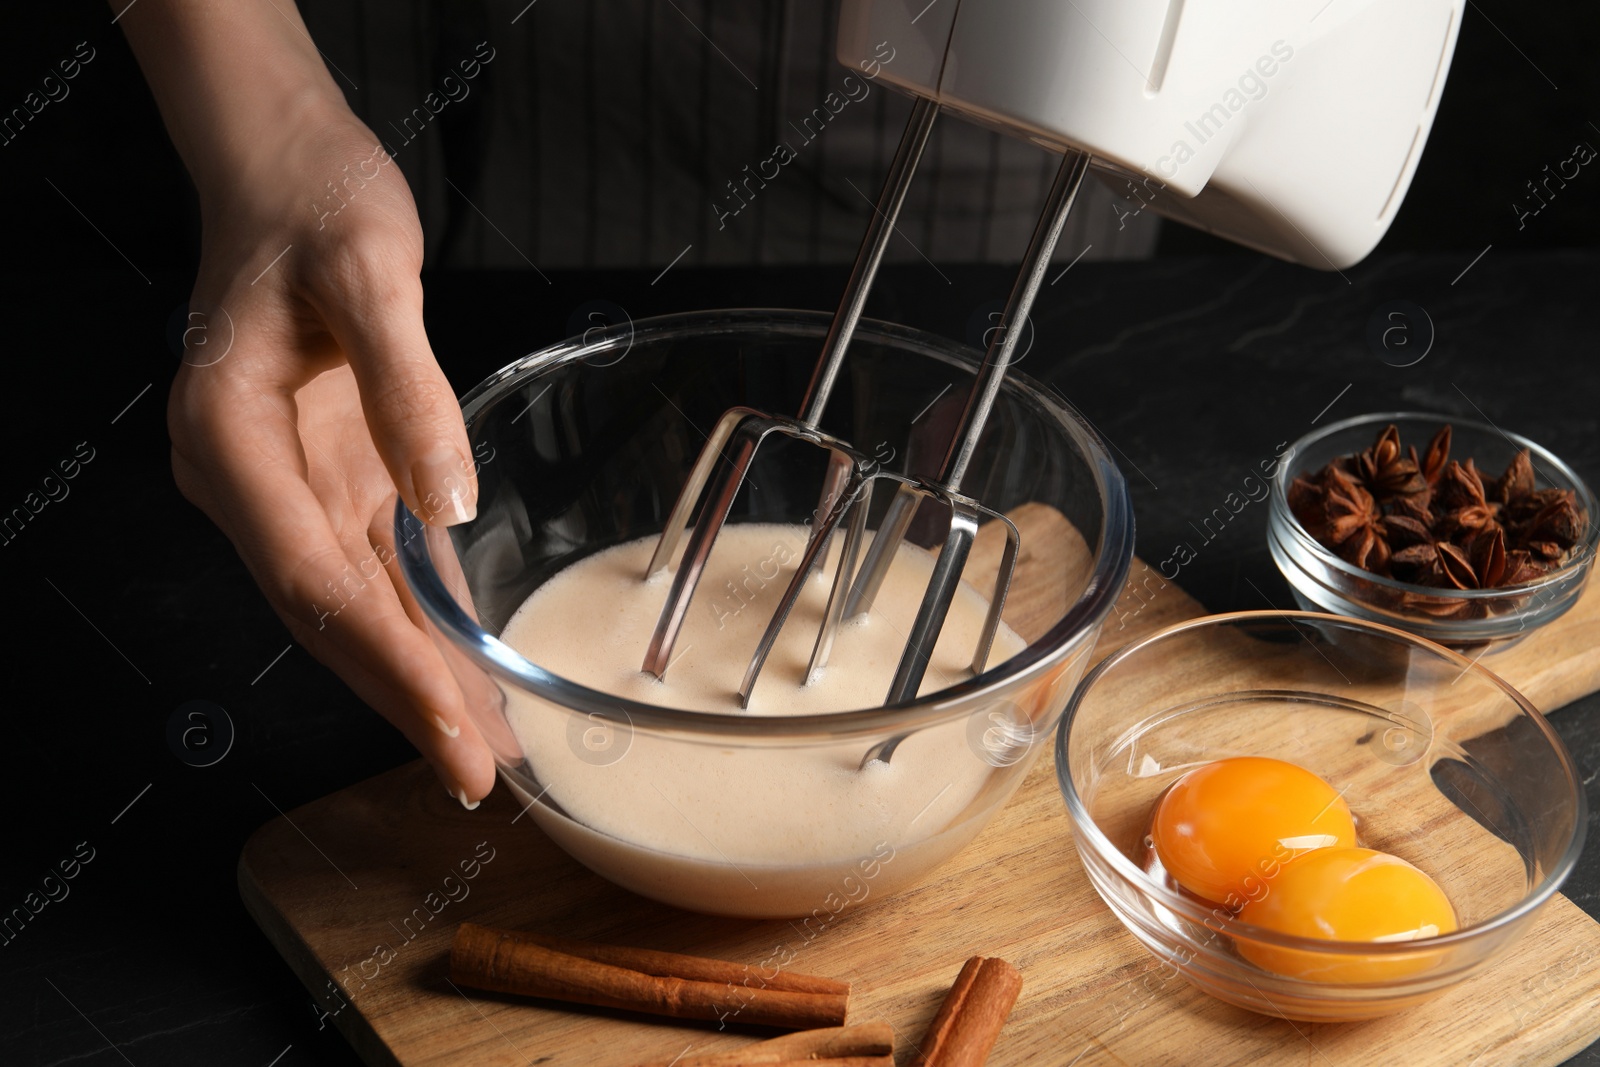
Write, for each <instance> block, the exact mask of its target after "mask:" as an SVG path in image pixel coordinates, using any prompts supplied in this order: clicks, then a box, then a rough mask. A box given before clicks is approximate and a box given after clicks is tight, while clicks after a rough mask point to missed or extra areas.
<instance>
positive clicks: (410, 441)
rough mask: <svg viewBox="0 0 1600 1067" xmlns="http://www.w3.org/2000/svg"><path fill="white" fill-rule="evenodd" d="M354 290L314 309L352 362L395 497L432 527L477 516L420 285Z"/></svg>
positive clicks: (458, 425) (474, 485) (469, 466)
mask: <svg viewBox="0 0 1600 1067" xmlns="http://www.w3.org/2000/svg"><path fill="white" fill-rule="evenodd" d="M352 289H353V290H354V291H353V292H350V293H349V294H348V295H347V297H346V298H345V299H342V300H339V299H333V300H327V299H323V300H314V301H313V303H314V304H316V305H317V310H318V311H320V312H321V313H322V316H323V319H324V321H325V322H326V323H327V325H328V329H329V330H330V332H331V333H332V334H333V338H334V340H335V341H337V342H338V344H339V347H340V348H342V349H344V352H345V355H346V357H347V358H348V359H349V361H350V368H351V370H352V371H353V372H354V373H355V379H356V386H357V388H358V389H359V390H360V392H361V407H362V411H363V412H364V413H365V415H366V419H367V428H368V430H369V431H370V432H371V434H372V441H373V444H374V445H375V446H376V447H377V450H378V455H380V456H381V457H383V462H384V465H385V466H386V467H387V468H388V470H389V476H390V478H392V479H393V480H394V484H395V488H396V489H397V490H399V493H400V498H401V499H402V500H404V501H405V504H406V507H407V508H409V509H410V510H411V512H412V513H413V514H415V515H417V516H418V517H419V518H421V519H422V520H423V521H424V522H427V523H431V524H433V525H436V526H454V525H456V524H457V523H462V522H467V521H469V520H471V519H474V518H476V517H477V513H478V478H477V474H476V468H475V465H474V463H473V461H472V453H471V451H470V449H469V448H468V445H467V431H466V427H465V425H463V423H462V419H461V406H460V404H459V403H458V402H457V400H456V395H455V391H454V390H453V389H451V388H450V382H449V381H448V380H447V379H446V378H445V376H444V372H443V371H441V370H440V369H439V364H438V362H437V361H436V360H435V359H434V356H433V349H432V347H431V346H430V345H429V344H428V335H427V332H426V330H425V329H424V328H423V325H422V282H421V279H420V278H418V277H416V276H415V275H410V276H404V275H402V276H400V277H391V278H386V279H384V280H383V281H382V282H376V281H372V280H370V279H369V280H368V284H357V285H355V286H353V287H352Z"/></svg>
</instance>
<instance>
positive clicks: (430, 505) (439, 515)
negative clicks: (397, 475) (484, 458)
mask: <svg viewBox="0 0 1600 1067" xmlns="http://www.w3.org/2000/svg"><path fill="white" fill-rule="evenodd" d="M471 471H472V463H471V462H470V461H469V460H463V459H462V458H461V457H460V456H459V455H457V454H456V453H454V452H435V453H433V454H432V455H430V456H428V457H427V458H425V459H421V460H418V461H417V462H416V463H415V464H413V465H412V467H411V489H412V492H414V493H415V494H416V496H417V506H416V508H415V509H414V510H415V511H416V514H417V517H418V518H420V519H422V521H423V522H426V523H433V524H437V525H439V526H456V525H459V524H460V523H463V522H471V521H472V520H473V519H475V518H477V517H478V496H477V489H476V487H475V486H474V485H473V483H472V478H471Z"/></svg>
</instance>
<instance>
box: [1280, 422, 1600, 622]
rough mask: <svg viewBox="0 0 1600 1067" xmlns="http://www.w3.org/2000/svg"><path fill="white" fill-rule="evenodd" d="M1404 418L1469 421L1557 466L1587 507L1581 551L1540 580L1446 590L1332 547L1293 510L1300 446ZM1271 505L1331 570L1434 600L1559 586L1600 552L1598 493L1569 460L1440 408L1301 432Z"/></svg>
mask: <svg viewBox="0 0 1600 1067" xmlns="http://www.w3.org/2000/svg"><path fill="white" fill-rule="evenodd" d="M1401 419H1409V420H1415V421H1420V422H1432V423H1437V424H1439V425H1444V424H1446V423H1448V424H1450V425H1451V426H1452V427H1456V426H1467V427H1471V428H1472V429H1474V430H1480V431H1483V432H1485V433H1490V434H1499V435H1500V436H1501V437H1504V438H1505V439H1506V440H1507V441H1510V442H1511V443H1512V444H1514V445H1516V446H1517V447H1518V448H1526V449H1527V450H1528V452H1529V455H1530V456H1531V457H1532V458H1533V460H1534V461H1535V463H1536V464H1537V463H1542V464H1545V465H1547V466H1550V467H1554V468H1555V469H1556V470H1557V471H1559V472H1560V473H1561V474H1562V475H1563V476H1564V477H1565V478H1567V480H1569V481H1570V482H1571V483H1572V487H1573V490H1574V492H1575V493H1576V495H1577V498H1578V506H1579V507H1581V508H1583V509H1584V513H1585V514H1586V515H1587V516H1588V527H1589V529H1588V534H1587V535H1586V537H1585V538H1584V539H1583V540H1582V541H1581V542H1579V544H1578V546H1577V551H1575V552H1573V554H1572V556H1571V558H1569V559H1568V560H1567V562H1565V563H1563V564H1562V565H1561V567H1560V568H1559V569H1557V570H1553V571H1551V572H1550V573H1549V574H1546V575H1545V576H1544V577H1542V578H1539V579H1536V580H1535V581H1532V582H1524V583H1522V584H1521V585H1502V586H1496V587H1495V588H1493V589H1444V588H1440V587H1438V586H1432V585H1417V584H1415V583H1414V582H1402V581H1400V580H1399V579H1398V578H1386V577H1384V576H1383V575H1381V574H1375V573H1373V572H1372V571H1369V570H1367V569H1365V568H1363V567H1358V566H1356V565H1355V564H1354V563H1350V562H1348V561H1347V560H1345V559H1344V558H1343V557H1341V556H1340V555H1339V554H1338V553H1336V552H1333V551H1331V550H1330V549H1328V548H1327V547H1326V546H1325V545H1323V544H1322V542H1320V541H1318V540H1317V539H1316V538H1315V537H1312V536H1311V533H1310V531H1308V530H1307V529H1306V528H1305V527H1304V526H1302V525H1301V524H1300V520H1299V519H1297V518H1295V515H1294V512H1293V511H1291V510H1290V509H1289V497H1288V485H1289V481H1290V477H1289V470H1290V467H1291V466H1292V465H1293V462H1294V458H1295V456H1297V455H1299V454H1300V451H1301V449H1303V448H1307V447H1309V446H1310V445H1313V444H1316V443H1317V442H1319V441H1321V440H1323V439H1324V438H1326V437H1331V436H1333V435H1334V434H1335V433H1338V432H1341V431H1343V430H1349V429H1353V428H1355V427H1358V426H1362V425H1375V424H1387V423H1393V422H1398V421H1399V420H1401ZM1267 506H1268V511H1269V513H1270V514H1272V515H1275V516H1277V517H1278V518H1279V521H1280V522H1282V523H1284V524H1286V525H1287V527H1288V529H1289V531H1290V536H1292V537H1293V538H1294V542H1295V545H1296V546H1297V547H1300V548H1303V549H1305V550H1306V551H1307V552H1309V553H1311V555H1312V556H1314V557H1315V558H1316V560H1317V562H1318V563H1319V564H1322V565H1323V566H1325V567H1331V568H1332V569H1334V570H1336V571H1338V572H1340V573H1341V574H1343V575H1345V576H1347V577H1349V578H1353V579H1359V580H1362V581H1368V582H1371V583H1373V584H1374V585H1376V586H1378V587H1379V588H1382V589H1390V590H1393V591H1395V592H1399V593H1410V594H1416V595H1420V596H1425V597H1431V598H1433V599H1436V600H1461V601H1466V602H1471V601H1474V600H1496V599H1500V598H1503V597H1507V596H1523V595H1526V594H1530V593H1537V592H1539V591H1540V590H1543V589H1546V588H1551V587H1554V586H1558V585H1561V584H1562V583H1564V582H1567V581H1570V580H1571V579H1572V577H1573V576H1574V575H1577V574H1581V573H1582V572H1583V571H1584V569H1585V568H1587V567H1589V566H1590V565H1591V564H1593V563H1594V561H1595V558H1596V555H1597V552H1600V522H1596V517H1595V516H1596V509H1597V507H1600V502H1597V501H1596V498H1595V495H1594V493H1593V491H1592V490H1590V488H1589V486H1588V483H1586V482H1585V481H1584V480H1583V478H1582V477H1580V476H1579V475H1578V472H1577V471H1575V470H1573V469H1572V467H1571V466H1569V465H1568V464H1567V462H1566V461H1565V460H1563V459H1562V458H1561V457H1560V456H1558V455H1556V454H1555V453H1554V452H1551V451H1550V450H1549V449H1548V448H1545V447H1544V446H1543V445H1541V444H1539V443H1538V442H1536V441H1532V440H1529V439H1528V438H1526V437H1523V436H1522V435H1521V434H1516V433H1510V432H1508V431H1506V430H1502V429H1500V428H1499V427H1498V426H1495V425H1494V424H1492V423H1487V422H1479V421H1477V420H1476V419H1464V418H1456V417H1455V416H1451V415H1444V414H1440V413H1438V412H1430V411H1375V412H1369V413H1367V414H1365V415H1352V416H1350V417H1349V418H1347V419H1340V420H1339V421H1338V422H1332V423H1329V424H1328V425H1326V426H1324V427H1322V428H1321V429H1318V430H1313V431H1311V432H1310V433H1308V434H1304V435H1302V436H1301V437H1300V438H1299V439H1297V440H1296V441H1295V442H1294V444H1292V445H1291V446H1290V450H1289V457H1288V460H1286V461H1285V462H1284V463H1282V464H1280V465H1279V467H1278V470H1277V472H1276V473H1275V474H1274V475H1273V478H1272V488H1271V497H1270V503H1269V504H1268V505H1267ZM1477 621H1479V620H1463V619H1449V618H1444V619H1438V618H1434V619H1431V620H1430V625H1436V626H1445V627H1448V626H1451V625H1458V624H1462V623H1468V622H1473V623H1475V622H1477Z"/></svg>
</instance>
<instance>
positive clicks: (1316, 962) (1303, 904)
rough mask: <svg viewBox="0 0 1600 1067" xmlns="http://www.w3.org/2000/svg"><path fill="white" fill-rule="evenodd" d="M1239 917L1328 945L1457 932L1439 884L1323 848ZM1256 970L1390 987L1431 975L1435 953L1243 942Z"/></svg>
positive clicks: (1396, 862) (1388, 859) (1361, 853)
mask: <svg viewBox="0 0 1600 1067" xmlns="http://www.w3.org/2000/svg"><path fill="white" fill-rule="evenodd" d="M1239 918H1240V919H1241V920H1243V921H1244V922H1247V923H1250V924H1251V925H1253V926H1264V927H1266V928H1267V929H1269V930H1277V931H1279V932H1280V933H1286V934H1295V935H1298V936H1300V937H1311V938H1317V939H1320V940H1325V941H1390V942H1393V941H1415V940H1416V939H1418V938H1422V937H1433V936H1435V935H1437V934H1448V933H1450V932H1452V931H1454V930H1455V929H1456V913H1455V909H1454V908H1452V907H1451V906H1450V901H1449V898H1447V897H1446V896H1445V895H1444V891H1443V890H1442V889H1440V888H1439V886H1438V884H1437V883H1436V882H1434V880H1433V879H1432V878H1429V877H1428V876H1427V875H1426V874H1423V873H1422V872H1421V871H1419V870H1417V869H1416V868H1415V867H1413V866H1412V865H1411V864H1409V863H1407V862H1406V861H1405V860H1403V859H1401V858H1399V857H1398V856H1391V855H1389V854H1388V853H1385V852H1374V851H1373V850H1372V849H1370V848H1325V849H1318V850H1317V851H1316V852H1313V853H1311V854H1310V855H1307V856H1302V857H1300V858H1299V859H1297V860H1295V861H1294V862H1293V863H1291V864H1288V865H1287V866H1285V867H1284V868H1283V870H1282V871H1281V872H1279V874H1278V876H1277V878H1275V879H1274V880H1273V881H1272V883H1271V884H1270V885H1269V886H1268V887H1267V893H1266V895H1265V896H1264V897H1262V898H1261V899H1259V900H1254V901H1251V902H1250V903H1248V904H1246V905H1245V906H1244V908H1243V910H1241V911H1240V912H1239ZM1237 945H1238V949H1239V954H1240V955H1241V956H1243V957H1244V958H1245V959H1247V960H1249V961H1250V962H1251V963H1254V964H1255V965H1256V966H1257V967H1261V968H1263V969H1265V970H1269V971H1273V972H1274V973H1277V974H1282V975H1289V976H1292V977H1295V978H1304V979H1308V980H1310V981H1313V982H1387V981H1391V980H1393V979H1396V978H1402V977H1405V976H1406V975H1410V974H1417V973H1419V972H1421V971H1425V970H1428V969H1429V968H1430V967H1433V966H1435V965H1436V964H1437V963H1438V962H1439V958H1440V954H1441V953H1440V950H1438V949H1434V950H1431V951H1430V950H1426V949H1424V950H1419V951H1417V952H1415V953H1407V954H1401V955H1394V956H1374V955H1370V954H1364V953H1361V952H1359V951H1352V952H1350V953H1337V954H1336V953H1330V952H1304V951H1300V950H1297V949H1287V948H1279V947H1277V946H1273V945H1264V944H1261V943H1260V942H1256V941H1249V940H1246V939H1244V938H1240V939H1238V941H1237Z"/></svg>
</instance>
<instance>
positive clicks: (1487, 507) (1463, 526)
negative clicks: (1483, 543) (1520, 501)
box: [1434, 458, 1500, 543]
mask: <svg viewBox="0 0 1600 1067" xmlns="http://www.w3.org/2000/svg"><path fill="white" fill-rule="evenodd" d="M1434 504H1435V510H1436V512H1438V521H1437V523H1436V525H1435V533H1436V534H1438V535H1439V536H1440V537H1442V538H1444V539H1445V540H1448V541H1453V542H1456V543H1462V542H1465V541H1467V540H1469V539H1471V538H1473V537H1476V536H1477V535H1479V534H1484V533H1490V532H1492V531H1494V530H1498V529H1499V528H1500V523H1499V521H1498V516H1499V513H1500V505H1499V504H1496V503H1493V502H1491V501H1490V500H1489V499H1488V498H1487V496H1485V494H1484V491H1483V477H1482V476H1481V475H1480V474H1479V473H1478V469H1477V468H1476V467H1475V466H1473V464H1472V460H1471V459H1470V458H1469V459H1468V460H1467V462H1466V464H1465V465H1464V466H1463V465H1462V464H1460V463H1457V462H1456V461H1455V460H1451V461H1450V465H1449V466H1448V467H1446V468H1445V472H1444V474H1443V475H1442V476H1440V478H1439V484H1438V486H1437V488H1436V489H1435V491H1434Z"/></svg>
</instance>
